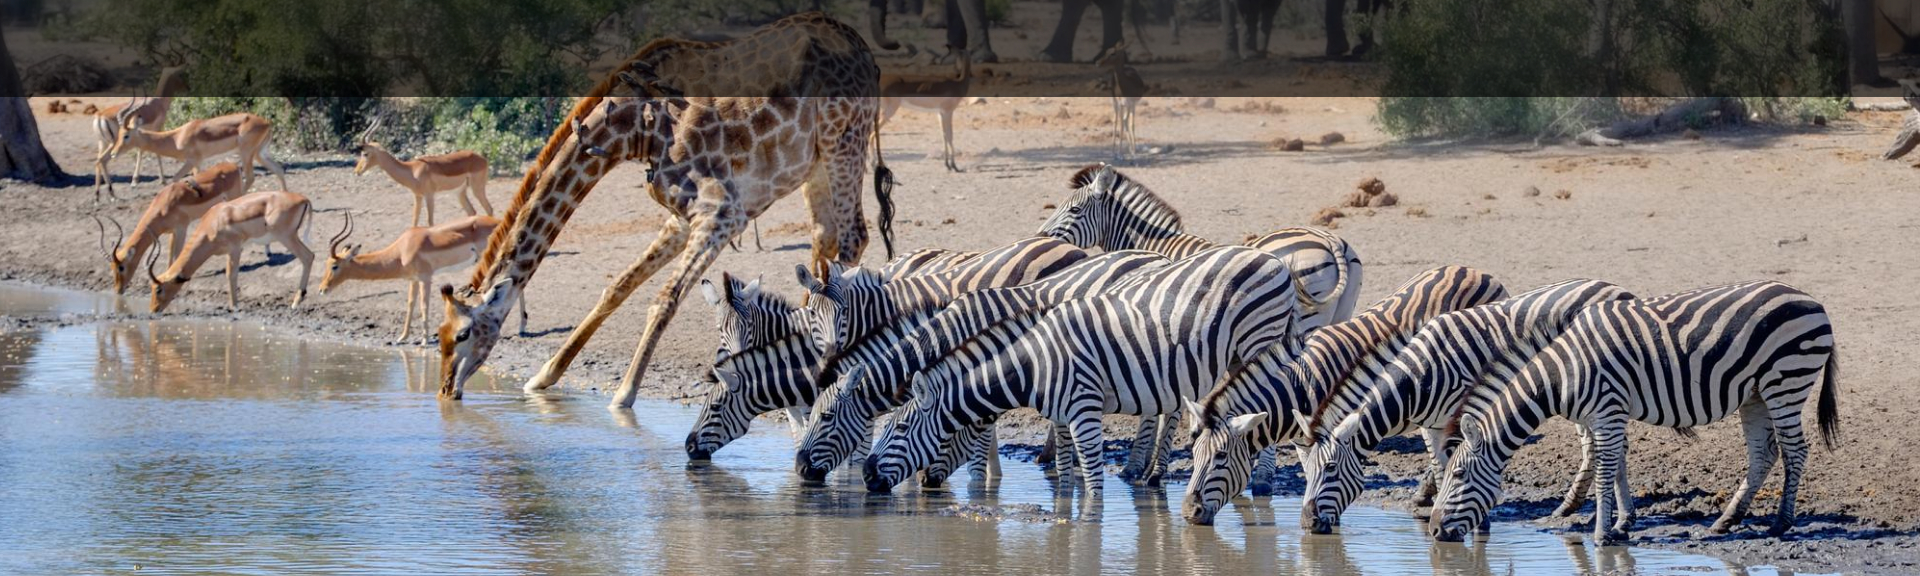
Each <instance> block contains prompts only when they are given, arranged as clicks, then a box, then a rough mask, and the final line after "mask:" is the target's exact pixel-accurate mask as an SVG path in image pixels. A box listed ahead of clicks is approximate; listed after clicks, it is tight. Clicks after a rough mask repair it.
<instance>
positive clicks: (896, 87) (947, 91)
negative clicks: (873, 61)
mask: <svg viewBox="0 0 1920 576" xmlns="http://www.w3.org/2000/svg"><path fill="white" fill-rule="evenodd" d="M947 53H948V54H952V55H954V58H955V62H956V64H955V66H956V67H957V68H956V70H955V71H954V72H955V75H954V76H915V75H906V74H899V75H895V74H881V75H880V125H881V126H885V125H886V124H887V120H889V119H891V118H893V114H894V113H895V112H899V111H900V107H901V106H903V105H904V106H906V107H908V108H912V109H915V110H925V111H929V112H936V113H938V114H940V131H941V133H942V135H943V136H944V137H945V138H946V139H945V140H944V143H945V148H944V150H945V154H946V157H947V170H948V171H950V172H959V171H960V167H959V166H956V165H954V163H953V111H954V109H955V108H959V107H960V101H962V100H965V99H966V98H967V90H968V89H969V88H971V87H972V85H973V67H972V65H971V62H970V61H969V60H968V56H967V51H966V50H963V49H958V48H954V47H952V46H948V47H947Z"/></svg>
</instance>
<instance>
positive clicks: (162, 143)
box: [108, 111, 287, 194]
mask: <svg viewBox="0 0 1920 576" xmlns="http://www.w3.org/2000/svg"><path fill="white" fill-rule="evenodd" d="M130 112H131V111H122V112H121V113H120V126H121V128H120V143H119V144H115V145H114V147H113V153H112V154H113V155H114V156H119V155H120V153H122V152H125V151H126V150H127V149H129V148H134V149H139V150H145V151H148V152H152V153H154V154H157V155H160V156H165V157H167V158H172V159H175V160H179V161H180V163H181V164H180V171H178V172H175V173H174V174H173V178H172V179H173V180H178V179H180V177H182V176H186V175H187V173H188V172H192V171H194V170H199V169H200V163H201V162H202V161H205V160H206V159H208V158H211V157H214V156H218V155H221V154H225V153H228V152H236V151H237V152H238V153H239V155H240V173H241V176H242V178H243V179H244V181H243V182H242V183H241V187H240V190H242V191H245V190H248V189H250V188H252V187H253V162H254V161H255V160H256V159H257V160H259V161H260V163H261V164H265V165H266V167H267V168H268V169H270V170H273V173H274V175H276V176H279V177H280V189H281V190H285V189H287V171H286V170H283V169H281V168H280V163H279V162H275V161H273V157H272V156H271V155H269V154H267V144H268V143H270V142H271V141H272V139H273V123H271V122H268V121H267V119H266V118H261V117H259V116H255V115H252V114H248V113H245V112H240V113H237V114H228V115H226V116H217V117H214V118H203V119H198V120H190V121H188V122H187V123H186V124H181V125H180V127H179V128H174V129H172V130H167V131H164V132H156V131H153V130H147V129H144V128H139V127H136V126H134V125H133V123H132V117H133V115H132V114H131V113H130ZM108 193H109V194H111V193H112V183H111V182H109V183H108Z"/></svg>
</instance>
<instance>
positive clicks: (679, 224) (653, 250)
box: [520, 218, 687, 392]
mask: <svg viewBox="0 0 1920 576" xmlns="http://www.w3.org/2000/svg"><path fill="white" fill-rule="evenodd" d="M686 245H687V223H686V221H683V220H680V219H677V218H676V219H670V220H668V221H667V224H666V226H665V227H662V228H661V229H660V236H658V237H656V238H654V239H653V244H651V245H649V246H647V251H646V253H645V254H642V255H641V256H640V259H638V260H635V261H634V262H633V265H631V266H628V267H627V270H626V272H622V273H621V274H620V277H619V278H617V279H615V280H614V281H613V284H611V285H608V286H607V288H606V290H605V291H602V292H601V293H600V303H599V304H595V305H594V306H593V311H591V312H588V313H587V317H586V318H585V319H582V320H581V321H580V325H579V326H575V327H574V329H573V332H571V333H569V334H567V342H566V343H565V344H562V345H561V346H560V351H559V352H555V353H554V355H553V358H551V359H548V360H547V363H546V365H544V366H542V367H541V368H540V373H538V374H535V375H534V376H533V379H531V380H528V381H527V384H526V386H525V390H526V391H527V392H535V391H539V390H544V389H546V388H547V387H549V386H553V385H554V383H556V382H559V381H560V376H561V375H562V374H564V373H566V371H567V366H568V365H570V364H572V363H573V358H574V356H578V355H579V354H580V349H581V348H584V347H586V345H587V340H588V339H591V338H593V333H594V331H596V330H599V329H600V324H601V323H602V322H605V321H606V320H607V316H609V315H612V314H613V311H614V310H618V309H619V308H620V304H621V303H623V302H626V301H627V296H628V295H631V294H633V291H634V290H635V289H637V288H639V287H640V285H641V284H642V283H645V282H646V281H647V279H648V278H651V277H653V274H654V273H655V272H658V271H659V270H660V268H661V267H662V266H665V265H666V264H667V262H668V261H669V260H672V259H673V257H675V256H678V255H680V252H681V251H682V250H684V249H686ZM520 299H521V301H523V302H524V301H525V300H526V297H525V296H522V297H521V298H520Z"/></svg>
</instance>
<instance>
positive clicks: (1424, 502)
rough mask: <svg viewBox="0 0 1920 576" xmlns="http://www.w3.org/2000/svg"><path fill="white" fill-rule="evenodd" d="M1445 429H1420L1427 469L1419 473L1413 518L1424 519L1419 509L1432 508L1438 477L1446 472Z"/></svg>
mask: <svg viewBox="0 0 1920 576" xmlns="http://www.w3.org/2000/svg"><path fill="white" fill-rule="evenodd" d="M1446 432H1447V431H1446V429H1445V428H1421V429H1420V433H1421V434H1422V435H1424V436H1425V437H1426V439H1427V455H1428V458H1427V469H1426V470H1424V471H1421V473H1420V486H1419V487H1418V488H1417V489H1416V490H1415V491H1414V495H1413V507H1412V510H1413V516H1414V517H1415V518H1426V517H1427V515H1426V514H1422V513H1420V509H1422V508H1427V509H1431V508H1433V497H1434V496H1437V495H1439V494H1440V475H1441V474H1444V473H1446V471H1447V435H1446Z"/></svg>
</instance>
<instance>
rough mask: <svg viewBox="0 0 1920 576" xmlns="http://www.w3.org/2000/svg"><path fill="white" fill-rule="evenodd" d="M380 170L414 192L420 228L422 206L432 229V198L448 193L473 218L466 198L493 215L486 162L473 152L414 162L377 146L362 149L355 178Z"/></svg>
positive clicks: (356, 165) (415, 208)
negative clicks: (449, 191) (489, 201)
mask: <svg viewBox="0 0 1920 576" xmlns="http://www.w3.org/2000/svg"><path fill="white" fill-rule="evenodd" d="M376 165H377V166H379V167H380V169H381V170H385V171H386V172H387V175H388V176H391V177H393V181H395V182H399V183H400V185H401V186H403V187H405V188H406V189H407V190H409V191H411V192H413V225H414V226H419V225H420V205H421V204H425V205H426V206H427V225H428V226H432V225H433V195H434V194H438V193H441V192H445V191H448V190H452V191H453V197H454V198H457V199H459V200H460V208H462V209H464V210H466V211H467V215H468V216H472V215H474V211H473V203H472V202H468V201H467V195H468V194H471V195H473V197H474V199H475V200H479V201H480V208H481V209H483V210H486V211H487V215H488V216H492V215H493V204H490V203H488V202H487V158H486V157H485V156H481V155H479V154H476V153H474V152H473V151H471V150H461V151H459V152H449V153H446V154H441V155H438V156H421V157H419V158H415V159H413V160H401V159H399V158H395V157H393V153H391V152H388V151H387V149H386V148H382V147H380V144H378V143H375V142H367V143H366V144H362V145H361V146H360V163H358V164H355V165H354V167H353V173H354V175H356V176H358V175H360V174H365V173H366V172H367V169H368V168H371V167H373V166H376Z"/></svg>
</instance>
